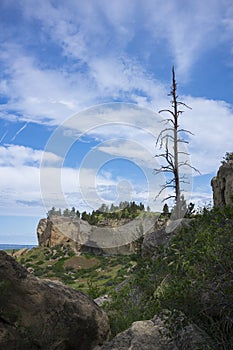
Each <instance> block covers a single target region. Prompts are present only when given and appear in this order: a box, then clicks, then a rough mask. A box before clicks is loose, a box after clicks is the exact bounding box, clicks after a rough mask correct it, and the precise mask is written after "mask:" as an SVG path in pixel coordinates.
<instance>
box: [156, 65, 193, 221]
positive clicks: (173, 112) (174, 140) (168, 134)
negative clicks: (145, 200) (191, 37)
mask: <svg viewBox="0 0 233 350" xmlns="http://www.w3.org/2000/svg"><path fill="white" fill-rule="evenodd" d="M176 91H177V84H176V79H175V69H174V66H173V67H172V86H171V91H170V94H169V96H171V97H172V100H171V106H172V108H171V109H162V110H161V111H159V113H163V112H166V113H169V114H170V117H169V118H167V119H164V120H163V122H164V123H165V125H166V127H165V128H164V129H163V130H162V131H161V132H160V134H159V135H158V138H157V141H156V146H157V145H158V144H159V148H160V149H161V150H163V153H161V154H158V155H155V157H159V158H162V159H164V160H165V165H161V166H160V167H159V168H157V169H154V171H155V174H159V173H164V174H166V173H170V174H171V175H172V178H170V179H168V180H166V183H165V184H164V185H163V186H162V188H161V190H160V191H159V193H158V194H157V196H156V198H157V197H159V195H160V194H161V193H162V192H163V191H164V190H166V189H168V188H170V189H173V191H174V194H171V195H168V196H167V197H166V198H164V199H163V202H164V201H165V200H168V199H170V198H174V200H175V217H176V218H181V217H182V213H181V206H182V203H181V188H180V185H181V183H185V182H186V181H185V179H184V177H180V168H181V167H183V166H187V167H189V168H192V169H193V170H195V171H198V170H197V169H195V168H194V167H192V166H191V164H189V162H188V161H180V159H179V158H180V157H179V156H180V155H181V154H183V155H189V154H188V153H186V152H184V151H180V148H179V144H181V143H188V141H186V140H184V139H182V138H181V136H180V134H181V133H184V134H185V133H188V134H191V135H193V134H192V133H191V132H190V131H189V130H185V129H181V128H180V127H179V123H178V120H179V116H180V114H182V113H183V112H184V111H182V110H180V109H179V107H180V106H183V107H186V108H189V109H191V108H190V107H188V106H187V105H186V104H185V103H183V102H181V101H179V100H178V96H177V92H176ZM186 183H187V182H186Z"/></svg>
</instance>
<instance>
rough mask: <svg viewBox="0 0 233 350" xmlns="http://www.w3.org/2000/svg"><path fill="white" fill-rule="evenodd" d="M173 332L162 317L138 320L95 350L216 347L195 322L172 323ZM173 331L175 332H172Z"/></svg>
mask: <svg viewBox="0 0 233 350" xmlns="http://www.w3.org/2000/svg"><path fill="white" fill-rule="evenodd" d="M172 328H173V332H174V333H173V332H172V331H171V330H169V329H168V328H167V325H166V322H164V320H163V319H162V318H161V317H158V316H155V317H154V318H153V319H152V320H147V321H137V322H134V323H133V324H132V326H131V327H130V328H129V329H127V330H126V331H124V332H122V333H119V334H117V335H116V337H115V338H113V340H111V341H110V342H107V343H105V344H104V345H102V346H98V347H96V348H95V350H141V349H143V350H178V349H189V350H200V349H210V350H211V349H214V348H213V347H212V346H211V340H210V339H209V337H208V336H207V334H206V333H205V332H203V331H202V330H201V329H200V328H198V327H197V326H196V325H194V324H190V323H189V324H187V325H186V326H184V325H182V324H180V323H179V321H178V322H177V327H176V326H175V324H172ZM171 333H173V334H171Z"/></svg>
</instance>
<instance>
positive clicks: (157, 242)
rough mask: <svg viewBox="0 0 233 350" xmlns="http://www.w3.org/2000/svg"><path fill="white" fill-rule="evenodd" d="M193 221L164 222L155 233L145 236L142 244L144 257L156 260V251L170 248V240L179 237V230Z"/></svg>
mask: <svg viewBox="0 0 233 350" xmlns="http://www.w3.org/2000/svg"><path fill="white" fill-rule="evenodd" d="M191 220H192V219H178V220H172V221H171V220H168V221H167V222H166V221H163V222H162V225H161V224H160V223H159V221H158V225H157V227H156V229H155V230H154V231H153V232H150V233H148V234H146V235H145V237H144V239H143V243H142V256H143V257H153V258H156V251H157V249H158V247H159V246H161V245H163V246H165V247H167V246H168V244H169V242H170V240H171V239H172V238H173V237H174V236H176V235H177V233H178V232H179V230H180V229H181V228H182V227H184V226H187V225H189V224H190V222H191Z"/></svg>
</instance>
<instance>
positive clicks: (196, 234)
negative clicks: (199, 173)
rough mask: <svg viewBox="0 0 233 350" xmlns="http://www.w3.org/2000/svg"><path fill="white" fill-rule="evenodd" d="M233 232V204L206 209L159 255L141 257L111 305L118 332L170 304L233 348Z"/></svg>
mask: <svg viewBox="0 0 233 350" xmlns="http://www.w3.org/2000/svg"><path fill="white" fill-rule="evenodd" d="M232 233H233V209H232V208H229V207H226V208H223V209H216V208H214V209H211V210H207V209H204V210H203V213H202V214H201V215H198V217H196V218H195V220H193V221H192V222H191V224H190V227H185V228H183V229H182V230H181V231H180V233H179V234H178V235H177V236H176V237H175V238H174V239H173V240H172V241H171V243H170V245H169V246H168V247H167V248H163V247H160V248H161V249H160V253H159V255H158V258H157V259H156V260H155V261H153V260H150V259H148V260H144V259H141V258H139V259H138V262H137V263H138V264H137V268H136V270H135V271H134V274H133V276H132V278H131V280H130V282H129V283H128V284H127V285H125V286H124V287H123V288H122V289H121V290H120V291H119V292H114V293H113V294H112V302H111V303H108V304H106V305H105V309H106V311H107V312H108V315H109V318H110V322H111V327H112V331H113V334H117V333H118V332H119V331H122V330H123V329H126V328H127V327H129V326H130V324H132V322H134V321H136V320H141V319H150V318H152V317H153V316H154V315H155V314H159V313H160V312H161V311H162V310H164V309H166V310H169V312H170V317H171V319H174V317H173V316H174V315H176V314H177V313H179V312H182V313H184V314H185V315H186V316H187V318H188V320H189V321H191V322H194V323H195V324H197V325H198V326H199V327H200V328H201V329H203V330H205V331H206V333H207V334H208V335H209V336H210V337H211V338H212V339H213V341H214V349H215V350H217V349H219V350H223V349H224V350H230V349H233V275H232V271H233V259H232V251H233V235H232ZM172 317H173V318H172ZM171 332H172V333H173V335H174V336H175V334H176V329H175V326H174V324H173V326H172V327H171Z"/></svg>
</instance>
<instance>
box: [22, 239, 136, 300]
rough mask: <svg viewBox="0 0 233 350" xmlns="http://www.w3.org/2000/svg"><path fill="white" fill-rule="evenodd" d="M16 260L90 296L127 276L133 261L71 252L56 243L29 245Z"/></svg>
mask: <svg viewBox="0 0 233 350" xmlns="http://www.w3.org/2000/svg"><path fill="white" fill-rule="evenodd" d="M18 261H19V262H21V263H22V265H24V266H25V267H27V268H29V267H30V268H31V269H33V271H34V274H35V275H36V276H38V277H41V278H49V279H51V280H59V281H61V282H63V283H64V284H66V285H68V286H70V287H72V288H74V289H76V290H80V291H82V292H84V293H86V294H88V295H89V296H91V297H92V298H96V297H98V296H101V295H104V294H106V293H110V292H111V291H113V290H114V288H115V287H116V286H117V285H118V284H119V283H120V282H122V281H123V280H124V279H126V278H127V277H128V276H129V269H130V267H131V266H133V265H135V257H133V256H109V257H107V256H98V257H96V256H93V255H91V254H82V255H80V256H74V255H73V253H72V252H71V251H69V250H67V249H64V248H62V247H60V246H58V247H53V248H51V249H49V248H42V247H38V248H33V249H31V250H30V251H28V252H27V253H26V254H25V255H23V256H21V257H19V258H18Z"/></svg>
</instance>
